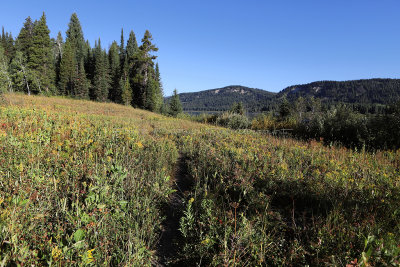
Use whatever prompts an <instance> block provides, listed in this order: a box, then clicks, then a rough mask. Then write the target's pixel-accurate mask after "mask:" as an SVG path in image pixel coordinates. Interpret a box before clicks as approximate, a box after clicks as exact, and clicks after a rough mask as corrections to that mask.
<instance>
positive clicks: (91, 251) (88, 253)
mask: <svg viewBox="0 0 400 267" xmlns="http://www.w3.org/2000/svg"><path fill="white" fill-rule="evenodd" d="M94 250H95V249H90V250H88V251H87V252H86V253H87V260H86V263H91V262H93V261H94V258H93V254H92V253H93V251H94Z"/></svg>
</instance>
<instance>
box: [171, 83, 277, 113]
mask: <svg viewBox="0 0 400 267" xmlns="http://www.w3.org/2000/svg"><path fill="white" fill-rule="evenodd" d="M275 95H276V93H272V92H267V91H264V90H260V89H254V88H248V87H245V86H239V85H231V86H226V87H223V88H217V89H211V90H205V91H200V92H195V93H181V94H179V98H180V100H181V102H182V106H183V110H184V111H189V112H190V111H197V112H202V111H225V110H229V108H230V107H231V106H232V104H233V103H235V102H236V103H239V102H242V103H243V105H244V107H245V108H246V110H247V111H248V112H256V111H260V110H262V109H266V108H268V106H269V104H270V103H272V102H273V101H274V99H275Z"/></svg>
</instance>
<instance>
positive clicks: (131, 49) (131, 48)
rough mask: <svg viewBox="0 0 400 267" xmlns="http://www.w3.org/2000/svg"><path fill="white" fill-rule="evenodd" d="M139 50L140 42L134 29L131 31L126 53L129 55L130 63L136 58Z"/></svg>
mask: <svg viewBox="0 0 400 267" xmlns="http://www.w3.org/2000/svg"><path fill="white" fill-rule="evenodd" d="M137 51H138V44H137V41H136V35H135V33H134V32H133V31H131V32H130V33H129V39H128V43H127V45H126V54H127V56H128V60H129V64H132V63H133V61H134V60H135V55H136V52H137Z"/></svg>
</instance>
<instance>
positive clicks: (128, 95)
mask: <svg viewBox="0 0 400 267" xmlns="http://www.w3.org/2000/svg"><path fill="white" fill-rule="evenodd" d="M119 86H120V88H121V89H122V93H121V101H122V104H124V105H126V106H129V105H130V104H131V103H132V89H131V85H130V84H129V79H124V78H123V77H121V78H120V80H119Z"/></svg>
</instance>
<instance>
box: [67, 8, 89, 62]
mask: <svg viewBox="0 0 400 267" xmlns="http://www.w3.org/2000/svg"><path fill="white" fill-rule="evenodd" d="M66 34H67V38H66V39H65V41H66V42H67V41H68V42H69V43H70V44H71V47H72V49H73V51H74V54H75V60H76V62H81V59H85V58H84V57H85V53H86V51H85V39H84V38H83V32H82V27H81V23H80V21H79V19H78V15H77V14H76V13H73V14H72V15H71V19H70V22H69V24H68V30H67V32H66Z"/></svg>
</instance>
